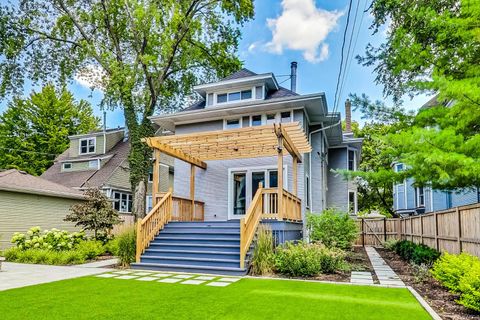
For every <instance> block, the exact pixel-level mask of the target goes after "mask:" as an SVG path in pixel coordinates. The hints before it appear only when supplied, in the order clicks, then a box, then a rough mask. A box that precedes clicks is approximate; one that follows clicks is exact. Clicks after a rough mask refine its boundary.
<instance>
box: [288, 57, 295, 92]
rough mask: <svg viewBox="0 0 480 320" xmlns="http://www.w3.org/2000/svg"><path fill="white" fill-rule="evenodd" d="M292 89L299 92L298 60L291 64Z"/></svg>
mask: <svg viewBox="0 0 480 320" xmlns="http://www.w3.org/2000/svg"><path fill="white" fill-rule="evenodd" d="M290 90H291V91H293V92H297V62H296V61H293V62H292V63H291V64H290Z"/></svg>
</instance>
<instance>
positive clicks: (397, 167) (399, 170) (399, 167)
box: [395, 163, 403, 172]
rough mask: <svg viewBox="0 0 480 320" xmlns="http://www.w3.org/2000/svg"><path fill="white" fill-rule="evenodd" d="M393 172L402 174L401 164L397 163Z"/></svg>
mask: <svg viewBox="0 0 480 320" xmlns="http://www.w3.org/2000/svg"><path fill="white" fill-rule="evenodd" d="M395 171H396V172H402V171H403V164H402V163H399V164H397V165H396V166H395Z"/></svg>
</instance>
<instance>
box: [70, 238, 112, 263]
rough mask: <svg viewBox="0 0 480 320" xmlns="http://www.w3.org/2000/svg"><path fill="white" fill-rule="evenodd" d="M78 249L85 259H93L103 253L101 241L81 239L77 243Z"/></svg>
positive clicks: (103, 248)
mask: <svg viewBox="0 0 480 320" xmlns="http://www.w3.org/2000/svg"><path fill="white" fill-rule="evenodd" d="M76 251H78V252H79V253H80V254H81V255H82V256H83V257H84V258H85V259H86V260H91V259H94V258H96V257H98V256H100V255H102V254H104V253H105V247H104V246H103V244H102V242H101V241H94V240H90V241H82V242H80V243H79V244H78V246H77V249H76Z"/></svg>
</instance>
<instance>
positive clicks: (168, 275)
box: [150, 273, 172, 278]
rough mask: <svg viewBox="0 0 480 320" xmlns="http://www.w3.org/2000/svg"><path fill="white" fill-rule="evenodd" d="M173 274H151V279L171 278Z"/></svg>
mask: <svg viewBox="0 0 480 320" xmlns="http://www.w3.org/2000/svg"><path fill="white" fill-rule="evenodd" d="M171 275H172V274H171V273H154V274H151V275H150V276H151V277H157V278H165V277H170V276H171Z"/></svg>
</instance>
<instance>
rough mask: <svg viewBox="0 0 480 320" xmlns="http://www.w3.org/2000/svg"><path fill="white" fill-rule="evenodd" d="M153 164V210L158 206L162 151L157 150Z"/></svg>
mask: <svg viewBox="0 0 480 320" xmlns="http://www.w3.org/2000/svg"><path fill="white" fill-rule="evenodd" d="M153 154H154V159H155V160H154V162H153V181H152V208H153V207H155V205H156V204H157V196H158V185H159V179H160V151H159V150H158V149H155V151H154V153H153Z"/></svg>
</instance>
